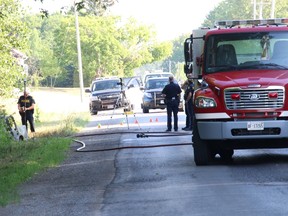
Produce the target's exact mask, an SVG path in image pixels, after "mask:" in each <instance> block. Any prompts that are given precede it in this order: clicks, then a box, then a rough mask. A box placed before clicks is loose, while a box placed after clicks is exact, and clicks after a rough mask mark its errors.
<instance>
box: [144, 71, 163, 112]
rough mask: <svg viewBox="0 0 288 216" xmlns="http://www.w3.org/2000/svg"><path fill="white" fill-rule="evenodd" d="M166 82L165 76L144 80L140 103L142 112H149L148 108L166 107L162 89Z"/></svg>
mask: <svg viewBox="0 0 288 216" xmlns="http://www.w3.org/2000/svg"><path fill="white" fill-rule="evenodd" d="M167 84H168V78H167V77H158V78H151V79H148V80H147V81H146V83H145V87H144V89H143V90H144V94H143V98H142V104H141V108H142V110H143V113H149V109H165V108H166V105H165V103H164V97H163V96H162V90H163V88H164V87H165V85H167Z"/></svg>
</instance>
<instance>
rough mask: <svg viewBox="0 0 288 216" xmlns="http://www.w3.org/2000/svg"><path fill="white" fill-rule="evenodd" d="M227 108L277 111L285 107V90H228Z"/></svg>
mask: <svg viewBox="0 0 288 216" xmlns="http://www.w3.org/2000/svg"><path fill="white" fill-rule="evenodd" d="M224 95H225V103H226V108H227V109H229V110H238V109H269V108H270V109H276V108H282V107H283V105H284V90H283V89H282V88H279V89H278V88H276V89H275V88H273V89H257V90H256V89H255V90H251V89H249V90H242V89H240V90H239V89H228V90H225V93H224Z"/></svg>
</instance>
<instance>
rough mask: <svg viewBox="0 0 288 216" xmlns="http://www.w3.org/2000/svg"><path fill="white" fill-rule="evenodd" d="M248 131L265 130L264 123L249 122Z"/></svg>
mask: <svg viewBox="0 0 288 216" xmlns="http://www.w3.org/2000/svg"><path fill="white" fill-rule="evenodd" d="M247 130H264V122H247Z"/></svg>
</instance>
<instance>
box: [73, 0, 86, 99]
mask: <svg viewBox="0 0 288 216" xmlns="http://www.w3.org/2000/svg"><path fill="white" fill-rule="evenodd" d="M74 14H75V27H76V40H77V54H78V70H79V85H80V97H81V102H83V93H84V84H83V72H82V55H81V44H80V33H79V21H78V11H77V8H76V0H74Z"/></svg>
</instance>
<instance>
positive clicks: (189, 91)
mask: <svg viewBox="0 0 288 216" xmlns="http://www.w3.org/2000/svg"><path fill="white" fill-rule="evenodd" d="M181 87H182V89H184V91H185V93H184V100H185V114H186V125H185V127H184V128H182V130H185V131H191V130H192V123H193V100H192V98H193V93H194V82H193V77H192V73H190V74H187V80H186V81H185V82H184V83H183V85H182V86H181Z"/></svg>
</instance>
